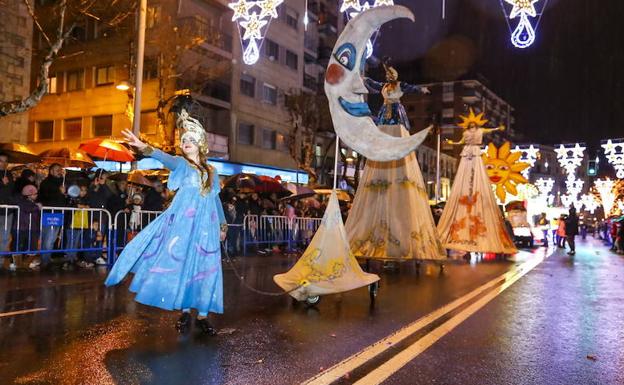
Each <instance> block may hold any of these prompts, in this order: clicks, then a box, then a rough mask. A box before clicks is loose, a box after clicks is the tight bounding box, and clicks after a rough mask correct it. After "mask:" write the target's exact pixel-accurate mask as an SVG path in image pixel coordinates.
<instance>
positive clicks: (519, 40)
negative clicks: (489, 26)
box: [500, 0, 548, 48]
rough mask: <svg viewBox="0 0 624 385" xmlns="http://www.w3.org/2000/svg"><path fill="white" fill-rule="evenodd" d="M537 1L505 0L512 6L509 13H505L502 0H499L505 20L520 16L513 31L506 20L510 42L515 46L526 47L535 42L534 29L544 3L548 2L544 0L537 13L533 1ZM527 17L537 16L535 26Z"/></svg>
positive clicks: (535, 0)
mask: <svg viewBox="0 0 624 385" xmlns="http://www.w3.org/2000/svg"><path fill="white" fill-rule="evenodd" d="M538 1H539V0H505V2H506V3H507V4H510V5H511V6H512V8H511V11H510V12H509V15H507V11H506V8H505V6H504V4H503V2H502V0H500V3H501V8H502V9H503V13H504V14H505V19H506V20H507V19H509V20H512V19H515V18H517V17H520V21H519V22H518V25H517V26H516V28H515V29H514V30H513V31H512V28H511V24H510V23H509V20H507V26H508V27H509V32H511V43H512V44H513V45H514V46H515V47H517V48H527V47H529V46H530V45H531V44H533V43H534V42H535V36H536V35H535V31H536V29H537V26H538V25H539V22H540V19H541V17H542V14H543V11H544V9H546V5H547V4H548V0H544V5H543V7H542V12H541V13H539V15H538V12H537V10H536V9H535V3H537V2H538ZM529 17H532V18H535V17H537V21H536V22H535V27H534V26H533V24H531V20H529Z"/></svg>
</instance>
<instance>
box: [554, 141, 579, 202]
mask: <svg viewBox="0 0 624 385" xmlns="http://www.w3.org/2000/svg"><path fill="white" fill-rule="evenodd" d="M555 152H556V153H557V161H559V165H560V166H561V168H563V169H564V170H565V172H566V174H567V178H566V189H567V194H565V195H561V202H562V203H563V205H564V206H566V207H569V206H575V207H576V206H577V205H578V195H579V194H580V193H581V191H582V190H583V184H584V183H583V181H582V180H578V179H576V170H577V169H578V168H579V167H580V166H581V164H582V163H583V158H584V157H585V147H583V146H581V145H580V144H579V143H576V144H575V145H574V146H564V145H563V144H561V145H559V148H556V149H555ZM577 208H580V207H577Z"/></svg>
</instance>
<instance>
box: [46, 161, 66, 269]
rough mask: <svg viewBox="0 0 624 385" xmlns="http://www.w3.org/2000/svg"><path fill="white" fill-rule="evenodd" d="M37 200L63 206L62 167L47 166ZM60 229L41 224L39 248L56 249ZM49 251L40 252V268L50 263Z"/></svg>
mask: <svg viewBox="0 0 624 385" xmlns="http://www.w3.org/2000/svg"><path fill="white" fill-rule="evenodd" d="M39 201H40V202H41V204H42V205H43V206H46V207H65V206H66V205H67V198H66V197H65V186H64V185H63V168H62V167H61V165H60V164H58V163H54V164H52V165H50V167H49V168H48V176H47V177H46V178H45V179H44V180H43V181H42V182H41V186H40V188H39ZM60 230H61V227H60V226H47V225H46V224H45V223H44V224H43V225H42V234H41V250H54V249H56V241H57V239H58V236H59V232H60ZM51 256H52V254H51V253H42V254H41V268H47V267H48V265H49V263H50V257H51Z"/></svg>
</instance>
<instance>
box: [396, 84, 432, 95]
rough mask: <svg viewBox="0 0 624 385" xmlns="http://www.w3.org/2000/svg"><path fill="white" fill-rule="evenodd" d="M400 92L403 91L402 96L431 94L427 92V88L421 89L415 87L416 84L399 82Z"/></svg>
mask: <svg viewBox="0 0 624 385" xmlns="http://www.w3.org/2000/svg"><path fill="white" fill-rule="evenodd" d="M401 91H403V93H404V94H423V95H427V94H430V93H431V91H429V88H427V87H421V86H417V85H416V84H409V83H404V82H401Z"/></svg>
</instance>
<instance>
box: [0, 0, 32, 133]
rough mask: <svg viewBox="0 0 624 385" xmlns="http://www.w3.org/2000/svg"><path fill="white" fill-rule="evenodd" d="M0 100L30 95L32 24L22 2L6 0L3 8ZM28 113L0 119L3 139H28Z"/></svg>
mask: <svg viewBox="0 0 624 385" xmlns="http://www.w3.org/2000/svg"><path fill="white" fill-rule="evenodd" d="M0 20H2V23H0V78H1V79H2V81H0V101H3V102H8V101H13V100H20V99H23V98H25V97H27V96H28V95H29V94H30V77H31V75H30V67H31V56H32V55H31V50H32V34H33V23H32V18H31V17H30V15H29V14H28V9H27V7H26V5H25V4H24V2H23V1H20V0H7V1H4V2H2V7H0ZM27 130H28V113H21V114H15V115H10V116H6V117H3V118H0V142H20V143H25V142H26V140H27Z"/></svg>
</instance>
